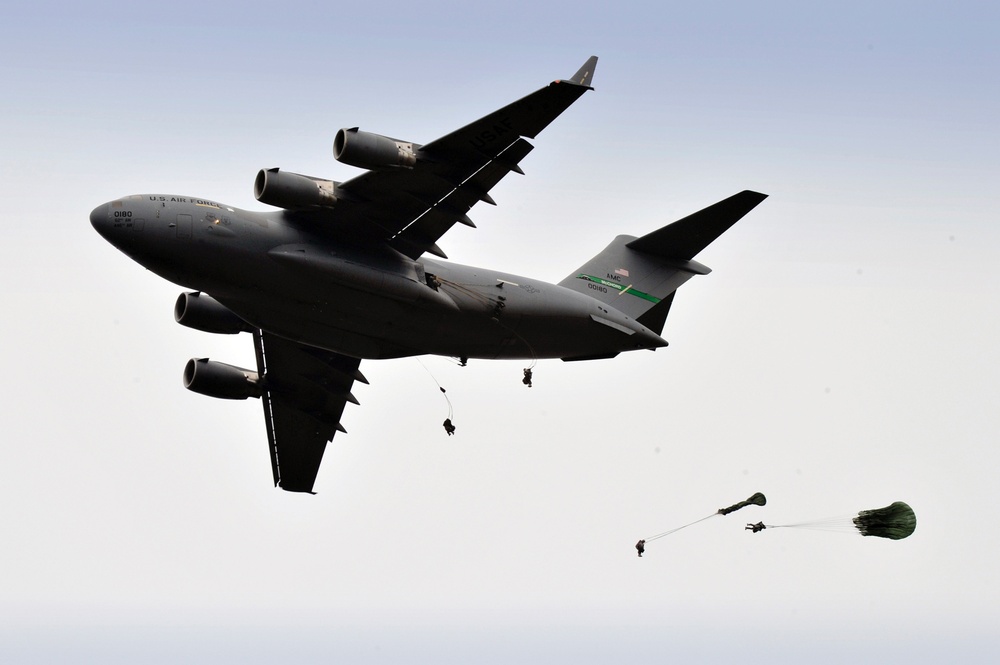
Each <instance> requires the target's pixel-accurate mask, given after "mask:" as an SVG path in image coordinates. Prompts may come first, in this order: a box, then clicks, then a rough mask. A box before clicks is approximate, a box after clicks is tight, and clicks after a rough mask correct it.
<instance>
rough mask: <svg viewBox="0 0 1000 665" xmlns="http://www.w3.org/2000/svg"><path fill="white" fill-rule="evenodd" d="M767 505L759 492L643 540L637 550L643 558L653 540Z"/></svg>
mask: <svg viewBox="0 0 1000 665" xmlns="http://www.w3.org/2000/svg"><path fill="white" fill-rule="evenodd" d="M766 503H767V499H766V498H765V497H764V495H763V494H761V493H760V492H757V493H756V494H754V495H753V496H751V497H750V498H749V499H747V500H746V501H740V502H739V503H734V504H733V505H731V506H729V507H727V508H719V509H718V510H717V511H715V512H714V513H712V514H711V515H707V516H705V517H702V518H701V519H698V520H695V521H694V522H691V523H689V524H685V525H684V526H679V527H675V528H673V529H670V530H669V531H664V532H663V533H658V534H656V535H653V536H648V537H647V538H643V539H642V540H640V541H639V542H638V543H636V545H635V548H636V549H637V550H638V551H639V556H642V553H643V552H644V551H645V548H646V543H647V542H649V541H651V540H658V539H660V538H663V537H664V536H669V535H670V534H672V533H676V532H677V531H680V530H681V529H686V528H687V527H689V526H692V525H694V524H697V523H698V522H704V521H705V520H707V519H709V518H711V517H715V516H716V515H728V514H729V513H732V512H736V511H737V510H739V509H741V508H746V507H747V506H763V505H764V504H766Z"/></svg>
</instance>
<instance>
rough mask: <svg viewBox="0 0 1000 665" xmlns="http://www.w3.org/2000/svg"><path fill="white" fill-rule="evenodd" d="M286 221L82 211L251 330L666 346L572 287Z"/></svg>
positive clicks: (377, 341) (344, 340) (558, 352)
mask: <svg viewBox="0 0 1000 665" xmlns="http://www.w3.org/2000/svg"><path fill="white" fill-rule="evenodd" d="M288 217H289V216H288V215H287V213H286V212H285V211H284V210H273V211H268V212H252V211H246V210H240V209H237V208H233V207H230V206H226V205H223V204H219V203H216V202H214V201H210V200H207V199H198V198H192V197H185V196H170V195H155V194H153V195H137V196H129V197H124V198H122V199H118V200H115V201H112V202H109V203H105V204H102V205H100V206H98V207H97V208H95V209H94V211H93V212H92V213H91V216H90V219H91V223H92V224H93V226H94V228H95V229H96V230H97V231H98V232H99V233H100V234H101V235H102V236H103V237H104V238H105V239H107V240H108V241H109V242H110V243H112V244H113V245H115V246H116V247H117V248H118V249H120V250H121V251H122V252H124V253H125V254H127V255H128V256H130V257H131V258H132V259H134V260H135V261H136V262H138V263H140V264H141V265H143V266H145V267H146V268H148V269H149V270H151V271H153V272H155V273H156V274H158V275H160V276H161V277H164V278H165V279H168V280H170V281H171V282H174V283H176V284H179V285H181V286H184V287H187V288H190V289H195V290H197V291H203V292H205V293H208V294H210V295H211V296H212V297H214V298H215V299H217V300H218V301H219V302H221V303H222V304H223V305H225V306H226V307H227V308H228V309H230V310H231V311H232V312H234V313H235V314H237V315H238V316H239V317H240V318H242V319H243V320H245V321H246V322H247V323H249V324H250V325H251V326H253V327H256V328H260V329H262V330H264V331H266V332H269V333H272V334H274V335H277V336H280V337H283V338H285V339H289V340H292V341H294V342H298V343H301V344H305V345H309V346H315V347H319V348H322V349H327V350H329V351H333V352H336V353H341V354H344V355H348V356H353V357H356V358H362V359H375V358H398V357H404V356H411V355H420V354H435V355H443V356H453V357H467V358H567V359H571V358H588V357H610V356H613V355H615V354H617V353H619V352H622V351H631V350H635V349H655V348H658V347H662V346H666V341H664V340H663V339H662V338H661V337H660V336H659V335H658V334H656V333H655V332H653V331H652V330H650V329H648V328H647V327H645V326H643V325H642V324H640V323H638V322H637V321H636V320H634V319H632V318H630V317H628V316H625V315H624V314H622V313H621V312H619V311H618V310H616V309H614V308H613V307H609V306H606V305H604V304H602V303H601V302H600V301H598V300H596V299H594V298H590V297H588V296H587V295H585V294H583V293H578V292H576V291H573V290H570V289H567V288H564V287H562V286H558V285H555V284H550V283H547V282H543V281H540V280H537V279H532V278H528V277H522V276H518V275H511V274H508V273H503V272H497V271H494V270H487V269H483V268H475V267H471V266H463V265H458V264H455V263H451V262H448V261H437V260H430V259H427V258H424V257H420V258H419V259H417V260H412V259H410V258H408V257H406V256H404V255H403V254H401V253H399V252H397V251H395V250H393V249H391V248H389V247H388V246H386V245H381V246H377V247H373V246H372V245H371V244H370V243H367V244H366V243H362V242H359V243H357V244H352V243H350V241H344V240H342V239H340V238H343V237H344V236H345V235H346V234H344V233H342V232H341V233H338V234H336V235H337V237H338V239H337V240H334V239H333V238H332V237H329V236H326V235H323V234H321V233H319V232H317V231H316V230H315V229H312V228H307V227H306V226H305V225H302V224H297V223H296V222H294V221H292V220H291V219H289V218H288ZM332 235H333V234H331V236H332ZM594 288H600V286H599V285H594Z"/></svg>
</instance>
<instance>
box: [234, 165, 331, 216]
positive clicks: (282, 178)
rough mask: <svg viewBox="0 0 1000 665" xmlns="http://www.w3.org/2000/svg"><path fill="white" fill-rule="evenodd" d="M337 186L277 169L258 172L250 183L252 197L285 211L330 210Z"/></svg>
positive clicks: (319, 179)
mask: <svg viewBox="0 0 1000 665" xmlns="http://www.w3.org/2000/svg"><path fill="white" fill-rule="evenodd" d="M339 184H340V183H339V182H334V181H333V180H323V179H322V178H313V177H312V176H307V175H300V174H298V173H289V172H288V171H282V170H280V169H261V170H260V172H258V173H257V177H256V178H255V179H254V182H253V195H254V196H255V197H256V198H257V200H258V201H260V202H261V203H266V204H268V205H272V206H277V207H278V208H285V209H286V210H295V209H299V208H314V207H317V206H320V207H330V206H332V205H334V204H336V203H337V186H338V185H339Z"/></svg>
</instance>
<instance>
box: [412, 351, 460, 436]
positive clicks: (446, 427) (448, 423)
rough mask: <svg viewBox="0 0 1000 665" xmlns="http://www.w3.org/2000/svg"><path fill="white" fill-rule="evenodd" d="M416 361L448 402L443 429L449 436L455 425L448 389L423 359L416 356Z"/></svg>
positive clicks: (453, 431)
mask: <svg viewBox="0 0 1000 665" xmlns="http://www.w3.org/2000/svg"><path fill="white" fill-rule="evenodd" d="M417 362H418V363H420V366H421V367H423V368H424V371H426V372H427V374H428V376H430V377H431V381H433V382H434V383H435V384H436V385H437V387H438V390H440V391H441V394H442V395H444V399H445V401H446V402H448V417H447V418H446V419H445V421H444V431H445V432H447V433H448V436H451V435H452V434H454V433H455V426H454V425H453V424H452V423H451V419H452V418H454V417H455V409H454V408H453V407H452V405H451V399H450V398H449V397H448V391H447V390H445V389H444V386H442V385H441V384H440V383H438V380H437V379H436V378H434V375H433V374H432V373H431V371H430V370H429V369H427V365H425V364H424V361H422V360H421V359H420V358H417Z"/></svg>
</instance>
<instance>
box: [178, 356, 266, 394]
mask: <svg viewBox="0 0 1000 665" xmlns="http://www.w3.org/2000/svg"><path fill="white" fill-rule="evenodd" d="M184 387H185V388H187V389H188V390H191V391H193V392H196V393H200V394H202V395H208V396H209V397H217V398H219V399H246V398H248V397H260V395H261V385H260V377H259V375H258V374H257V372H251V371H250V370H248V369H243V368H242V367H236V366H235V365H227V364H226V363H220V362H216V361H214V360H209V359H208V358H192V359H191V360H189V361H187V365H185V366H184Z"/></svg>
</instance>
